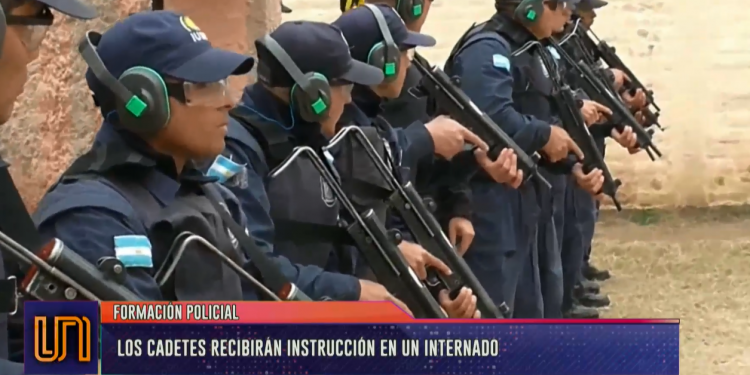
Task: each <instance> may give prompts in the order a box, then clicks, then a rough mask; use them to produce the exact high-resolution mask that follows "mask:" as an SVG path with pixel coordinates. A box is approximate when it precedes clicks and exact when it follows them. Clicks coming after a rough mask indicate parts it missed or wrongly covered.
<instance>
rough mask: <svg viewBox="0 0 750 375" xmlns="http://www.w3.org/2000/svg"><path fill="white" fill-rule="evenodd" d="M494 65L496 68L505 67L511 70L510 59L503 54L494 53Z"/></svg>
mask: <svg viewBox="0 0 750 375" xmlns="http://www.w3.org/2000/svg"><path fill="white" fill-rule="evenodd" d="M492 65H494V66H495V68H500V69H505V70H507V71H509V72H510V60H508V58H507V57H505V56H503V55H500V54H496V55H492Z"/></svg>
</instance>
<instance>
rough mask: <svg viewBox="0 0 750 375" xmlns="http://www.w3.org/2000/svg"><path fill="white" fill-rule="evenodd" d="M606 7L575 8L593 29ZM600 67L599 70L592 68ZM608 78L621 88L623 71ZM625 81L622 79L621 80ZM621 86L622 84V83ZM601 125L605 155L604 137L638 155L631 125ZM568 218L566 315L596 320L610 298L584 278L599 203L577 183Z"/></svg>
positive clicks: (578, 53) (569, 193)
mask: <svg viewBox="0 0 750 375" xmlns="http://www.w3.org/2000/svg"><path fill="white" fill-rule="evenodd" d="M605 5H607V3H606V2H605V1H602V0H582V1H581V3H580V4H579V5H578V7H577V9H576V16H577V17H578V18H580V22H582V23H583V25H584V26H585V27H586V28H589V27H591V25H592V24H593V20H594V18H595V17H596V13H595V9H597V8H600V7H603V6H605ZM569 26H570V27H569V28H568V29H567V30H565V32H563V33H561V34H560V35H559V36H558V37H557V39H559V40H562V41H566V40H567V41H571V38H567V37H568V35H567V32H573V31H574V30H572V28H573V27H575V24H574V23H571V24H570V25H569ZM562 47H563V48H564V49H565V50H566V52H567V53H569V54H570V55H571V56H573V57H574V58H575V59H576V60H577V61H578V60H582V61H587V59H586V55H588V56H592V55H593V52H594V51H586V50H582V49H583V48H586V47H587V45H586V44H583V43H576V40H575V39H572V42H568V43H565V42H563V43H562ZM593 68H598V67H596V66H595V67H593ZM567 69H568V71H569V72H572V71H574V69H573V68H572V67H567ZM605 73H606V74H605V75H606V76H607V77H608V78H609V79H611V80H612V83H613V84H614V85H618V82H617V79H616V77H622V74H621V73H622V72H620V71H618V70H616V69H615V70H612V69H610V70H609V71H607V72H605ZM569 77H571V78H572V79H571V81H570V84H571V86H573V87H576V85H577V82H576V81H577V80H578V79H580V78H579V77H578V76H577V75H576V74H571V75H569ZM620 79H622V78H620ZM619 84H620V85H621V82H620V83H619ZM628 96H629V93H623V100H625V102H626V103H628V104H630V103H633V102H635V101H639V100H642V99H643V97H645V95H644V94H643V93H642V92H640V91H639V92H637V93H636V95H634V96H633V97H628ZM600 126H601V125H594V126H593V127H592V128H591V134H592V136H594V137H595V140H596V143H597V146H598V147H599V149H600V151H601V152H602V153H604V147H605V145H604V138H605V136H610V137H612V138H613V139H614V140H615V141H617V143H619V144H620V145H621V146H622V147H624V148H626V149H628V151H629V152H630V153H631V154H634V153H636V152H638V151H639V150H638V147H637V137H636V135H635V133H634V132H633V130H632V129H631V128H630V127H629V126H625V127H624V129H623V130H622V132H620V131H618V130H617V129H616V128H614V127H611V126H601V128H602V129H609V128H611V132H610V134H603V132H601V131H598V129H597V128H598V127H600ZM565 194H566V197H565V198H566V202H565V218H564V230H563V235H562V237H563V239H562V263H563V280H564V283H563V285H564V290H563V293H564V294H563V314H564V315H565V316H566V317H570V318H596V317H598V316H599V313H598V311H596V310H595V309H593V308H595V307H604V306H607V305H609V298H607V297H606V296H604V295H599V294H598V293H599V289H600V288H599V286H598V285H597V284H596V283H595V282H593V281H590V280H587V279H585V278H581V268H582V265H583V259H584V256H585V255H586V254H588V253H590V248H591V243H592V240H593V236H594V226H595V223H596V217H597V211H598V202H597V201H596V200H595V199H593V197H591V195H590V194H588V193H587V192H586V191H584V190H582V189H581V188H580V187H578V186H576V185H575V184H568V186H567V189H566V192H565Z"/></svg>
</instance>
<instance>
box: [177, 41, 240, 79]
mask: <svg viewBox="0 0 750 375" xmlns="http://www.w3.org/2000/svg"><path fill="white" fill-rule="evenodd" d="M253 65H255V60H254V59H253V58H252V57H249V56H245V55H241V54H239V53H234V52H232V51H227V50H223V49H219V48H211V49H209V50H208V51H206V52H203V53H202V54H200V55H198V56H196V57H194V58H193V59H191V60H190V61H188V62H186V63H185V64H182V66H180V67H178V68H176V69H172V70H171V71H165V72H164V74H166V75H168V76H170V77H173V78H177V79H181V80H183V81H187V82H196V83H209V82H217V81H220V80H222V79H225V78H227V77H229V76H235V75H243V74H247V73H250V70H252V69H253Z"/></svg>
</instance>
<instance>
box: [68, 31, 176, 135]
mask: <svg viewBox="0 0 750 375" xmlns="http://www.w3.org/2000/svg"><path fill="white" fill-rule="evenodd" d="M101 38H102V34H99V33H97V32H93V31H89V32H87V33H86V35H85V36H84V38H83V39H82V40H81V42H80V43H79V44H78V52H79V53H80V54H81V56H82V57H83V60H84V61H86V65H88V67H89V68H90V69H91V72H92V73H94V76H95V77H96V79H97V80H98V81H99V82H100V83H101V84H103V85H104V86H105V87H106V88H107V89H108V90H109V91H110V92H111V93H112V94H113V95H114V96H115V111H116V112H117V116H118V117H119V124H120V125H121V126H123V127H124V128H126V129H128V130H129V131H132V132H134V133H136V134H139V135H142V136H151V135H154V134H156V133H158V132H159V131H160V130H162V129H163V128H164V127H165V126H166V125H167V122H169V117H170V113H169V94H168V92H167V85H166V84H165V83H164V80H163V79H162V77H161V76H160V75H159V73H157V72H155V71H154V70H153V69H150V68H146V67H143V66H136V67H133V68H130V69H128V70H126V71H125V72H124V73H123V74H122V76H120V78H119V79H118V78H115V76H113V75H112V73H110V72H109V70H107V67H106V66H105V65H104V62H102V59H101V57H99V54H98V53H97V52H96V47H97V46H98V45H99V41H100V40H101Z"/></svg>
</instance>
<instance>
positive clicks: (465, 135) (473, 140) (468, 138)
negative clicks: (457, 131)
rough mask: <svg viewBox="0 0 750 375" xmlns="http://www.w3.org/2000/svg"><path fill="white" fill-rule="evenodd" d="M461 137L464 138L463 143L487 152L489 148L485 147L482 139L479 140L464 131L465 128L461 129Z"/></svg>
mask: <svg viewBox="0 0 750 375" xmlns="http://www.w3.org/2000/svg"><path fill="white" fill-rule="evenodd" d="M461 135H462V136H463V138H464V142H466V143H470V144H472V145H474V146H477V147H479V148H480V149H482V150H484V151H489V149H490V147H489V146H487V143H485V142H484V141H483V140H482V138H479V136H478V135H476V134H474V133H473V132H472V131H471V130H469V129H466V128H465V127H461Z"/></svg>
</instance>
